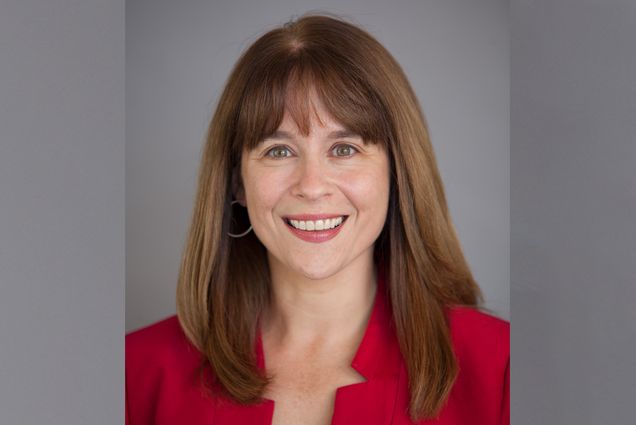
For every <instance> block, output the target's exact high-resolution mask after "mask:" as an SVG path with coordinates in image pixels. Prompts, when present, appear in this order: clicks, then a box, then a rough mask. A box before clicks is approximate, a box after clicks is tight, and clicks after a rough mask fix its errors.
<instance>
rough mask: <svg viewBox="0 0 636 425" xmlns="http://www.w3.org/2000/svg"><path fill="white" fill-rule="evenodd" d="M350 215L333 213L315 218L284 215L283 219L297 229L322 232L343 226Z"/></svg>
mask: <svg viewBox="0 0 636 425" xmlns="http://www.w3.org/2000/svg"><path fill="white" fill-rule="evenodd" d="M348 217H349V216H348V215H333V216H326V217H325V218H320V219H314V220H309V219H301V218H300V217H296V218H290V217H284V218H283V220H284V221H285V223H287V225H288V226H290V227H292V228H294V229H296V230H302V231H305V232H320V231H329V230H333V229H335V228H338V227H340V226H342V224H343V223H344V222H345V221H346V220H347V218H348Z"/></svg>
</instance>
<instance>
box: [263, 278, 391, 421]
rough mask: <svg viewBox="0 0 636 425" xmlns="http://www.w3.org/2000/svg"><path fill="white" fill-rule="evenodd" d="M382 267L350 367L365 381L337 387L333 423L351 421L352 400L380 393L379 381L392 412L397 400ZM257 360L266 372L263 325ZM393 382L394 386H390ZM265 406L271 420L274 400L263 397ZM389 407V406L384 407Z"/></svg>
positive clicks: (389, 319) (386, 412) (378, 405)
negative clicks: (364, 326)
mask: <svg viewBox="0 0 636 425" xmlns="http://www.w3.org/2000/svg"><path fill="white" fill-rule="evenodd" d="M385 280H386V278H385V275H384V272H383V270H378V274H377V285H376V291H375V297H374V302H373V307H372V311H371V314H370V316H369V319H368V321H367V325H366V329H365V332H364V335H363V337H362V340H361V342H360V344H359V346H358V348H357V350H356V353H355V355H354V357H353V360H352V361H351V365H350V366H351V368H352V369H354V370H355V371H357V372H358V373H359V374H360V375H361V376H362V377H363V378H364V379H365V381H362V382H355V383H352V384H348V385H344V386H341V387H338V388H337V389H336V394H335V401H334V410H333V415H332V419H331V425H340V424H343V425H344V424H347V423H351V422H350V419H348V418H352V417H355V416H352V415H354V414H353V413H352V412H351V410H350V408H351V403H350V402H349V400H355V399H360V400H362V399H368V398H369V394H371V393H373V394H375V393H380V392H379V391H378V390H380V389H381V388H380V384H381V386H382V387H383V390H384V391H387V392H388V394H387V396H392V397H389V398H390V399H386V398H385V399H384V403H385V404H386V403H387V402H390V406H391V409H390V410H391V411H392V406H393V403H394V402H395V396H396V388H397V381H398V376H399V373H400V359H401V354H400V352H399V348H398V344H397V340H396V337H395V332H394V327H393V320H392V315H391V310H390V305H389V302H388V288H387V285H386V282H385ZM255 351H256V353H255V354H256V362H257V366H258V368H259V370H261V371H264V370H265V367H266V363H265V355H264V349H263V340H262V335H261V328H260V325H259V326H257V330H256V344H255ZM387 384H392V385H387ZM262 400H263V404H262V407H263V408H265V409H266V410H267V411H269V412H270V413H269V415H270V418H269V422H267V423H270V424H271V420H272V418H273V413H274V408H275V401H274V400H271V399H268V398H263V399H262ZM380 407H381V403H375V406H369V408H370V409H373V408H376V409H379V408H380ZM385 410H386V409H385ZM391 413H392V412H388V410H387V411H385V412H383V414H378V415H376V416H375V417H377V420H378V422H377V423H378V424H383V423H385V422H384V421H382V418H387V417H389V416H390V414H391Z"/></svg>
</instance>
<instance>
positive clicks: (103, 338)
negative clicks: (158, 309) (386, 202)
mask: <svg viewBox="0 0 636 425" xmlns="http://www.w3.org/2000/svg"><path fill="white" fill-rule="evenodd" d="M466 3H467V4H468V5H467V6H462V7H468V8H470V7H471V6H470V4H472V3H473V2H472V1H470V0H467V2H466ZM361 9H362V7H361ZM422 19H423V18H422ZM413 20H416V19H415V18H413V19H411V21H413ZM635 20H636V10H635V5H634V3H633V2H632V1H631V0H602V1H601V0H598V1H590V0H540V1H529V0H515V1H513V3H512V8H511V21H510V22H511V33H512V48H511V52H512V60H511V64H512V80H511V98H512V103H511V123H512V126H511V130H512V132H511V194H512V196H511V228H512V232H511V248H512V250H511V253H512V254H511V282H512V289H513V292H512V305H513V310H514V320H513V326H512V356H513V358H514V360H513V362H514V366H513V372H512V388H511V389H512V393H511V400H512V405H511V408H512V423H513V424H528V425H530V424H533V425H535V424H558V425H569V424H577V425H587V424H590V425H592V424H594V425H596V424H598V423H599V422H601V420H602V421H603V423H612V424H629V423H632V422H633V419H634V414H633V408H632V406H633V399H634V394H636V388H635V387H634V385H635V384H634V383H635V382H636V376H635V369H634V361H633V358H634V354H636V332H635V331H634V322H635V321H636V314H635V313H634V308H633V304H634V300H636V285H635V279H634V267H633V264H634V263H636V261H635V260H636V253H635V252H634V246H635V244H634V242H635V240H636V227H635V226H634V217H635V216H636V205H635V203H636V184H635V177H634V174H635V173H634V171H633V168H634V167H633V162H634V161H633V159H634V158H635V157H636V143H635V141H634V134H636V128H635V125H636V124H635V120H634V117H635V116H636V89H635V87H636V85H635V84H634V75H636V58H635V55H634V49H633V40H635V39H636V27H635V26H634V25H633V22H634V21H635ZM123 31H124V3H123V1H122V0H81V1H71V0H21V1H17V0H7V1H3V2H2V3H0V423H2V424H5V423H6V424H27V425H30V424H34V425H35V424H54V425H57V424H59V425H86V424H104V425H110V424H121V423H123V382H124V381H123V348H124V347H123V344H124V339H123V334H124V320H123V311H124V307H123V304H124V270H125V257H124V213H125V209H124V200H125V191H124V110H123V105H124V32H123ZM385 35H386V34H385ZM418 72H419V71H418ZM411 74H412V73H411ZM217 94H218V92H217ZM205 95H206V96H208V95H209V93H207V92H206V94H205ZM423 102H424V103H425V104H426V101H425V100H423ZM425 106H427V108H428V105H425ZM431 106H432V105H431ZM202 115H205V114H203V113H202ZM199 118H200V119H201V120H203V119H204V117H203V116H201V117H199ZM433 130H434V131H437V130H435V128H433ZM434 135H435V133H434ZM438 151H439V149H438ZM193 161H194V160H193ZM444 177H446V176H444ZM447 180H448V179H447ZM193 183H194V182H193V181H192V184H193ZM183 226H185V223H184V224H183ZM464 239H465V238H464Z"/></svg>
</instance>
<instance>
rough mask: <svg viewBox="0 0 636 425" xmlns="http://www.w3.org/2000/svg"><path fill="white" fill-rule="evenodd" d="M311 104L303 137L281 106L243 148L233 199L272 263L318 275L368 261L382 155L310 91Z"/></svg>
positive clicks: (384, 164)
mask: <svg viewBox="0 0 636 425" xmlns="http://www.w3.org/2000/svg"><path fill="white" fill-rule="evenodd" d="M312 103H313V105H314V107H315V111H316V113H317V115H318V116H319V117H320V121H318V120H317V119H316V117H315V116H313V115H312V119H311V127H310V133H309V135H308V136H307V137H304V136H302V135H300V132H299V130H298V128H297V127H296V125H295V123H294V121H293V120H292V119H291V117H290V116H289V115H288V113H287V112H286V113H285V115H284V117H283V121H282V123H281V125H280V126H279V128H278V131H277V132H276V133H275V134H274V135H273V136H272V137H271V138H268V139H265V140H264V141H262V142H261V143H260V144H259V145H258V146H257V147H256V148H255V149H253V150H252V151H245V152H243V156H242V163H241V177H242V182H243V187H242V190H239V192H238V194H237V198H238V199H239V200H241V201H242V202H244V203H245V204H246V206H247V209H248V214H249V218H250V222H251V224H252V226H253V229H254V232H255V234H256V236H257V237H258V239H259V240H260V241H261V242H262V243H263V245H264V246H265V247H266V248H267V251H268V258H269V261H270V266H271V267H278V270H281V267H282V269H283V270H285V271H286V272H288V273H289V272H291V273H292V274H300V275H303V276H305V277H307V278H310V279H323V278H327V277H330V276H332V275H335V274H336V273H338V272H341V271H344V270H346V269H347V268H348V267H349V266H351V265H352V264H354V263H359V262H371V261H372V260H373V245H374V242H375V240H376V239H377V237H378V236H379V234H380V232H381V230H382V227H383V226H384V222H385V220H386V215H387V208H388V201H389V160H388V156H387V153H386V151H385V150H384V148H383V147H382V146H380V144H370V143H369V144H367V145H365V144H364V143H363V140H362V139H361V138H360V136H358V135H355V134H347V132H346V131H345V130H346V129H345V128H344V127H343V126H342V125H340V124H339V123H338V122H336V121H334V119H333V118H332V117H331V116H330V115H329V113H328V112H327V111H326V110H325V109H324V107H323V106H322V105H321V103H320V101H319V100H318V99H317V98H316V97H315V96H314V97H312ZM334 226H335V227H334ZM358 265H360V264H358Z"/></svg>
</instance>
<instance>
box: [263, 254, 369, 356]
mask: <svg viewBox="0 0 636 425" xmlns="http://www.w3.org/2000/svg"><path fill="white" fill-rule="evenodd" d="M270 271H271V285H272V299H271V303H270V306H269V308H268V309H267V311H266V312H265V314H264V315H263V333H264V334H268V335H269V336H270V337H271V338H273V339H275V340H277V341H278V342H279V343H284V344H285V345H296V344H298V345H312V344H315V343H320V344H323V345H325V344H329V343H334V344H338V343H339V342H341V341H343V340H348V339H350V338H352V337H355V336H357V335H359V334H360V333H361V332H363V331H364V328H365V326H366V323H367V320H368V318H369V315H370V313H371V309H372V306H373V302H374V299H375V291H376V286H377V283H376V274H375V270H374V267H373V261H372V258H371V257H370V258H360V259H359V261H354V262H353V263H352V264H350V265H349V266H348V267H347V268H346V269H343V270H341V271H340V272H338V273H336V274H335V275H332V276H330V277H328V278H325V279H319V280H316V279H309V278H307V277H305V276H302V275H298V274H296V273H293V272H291V271H290V270H289V269H287V268H285V267H282V265H280V264H279V263H277V262H276V260H275V259H272V258H270Z"/></svg>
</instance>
